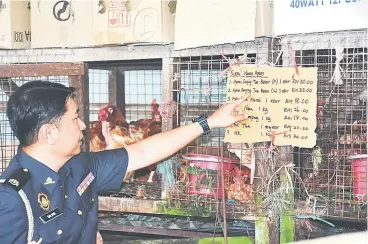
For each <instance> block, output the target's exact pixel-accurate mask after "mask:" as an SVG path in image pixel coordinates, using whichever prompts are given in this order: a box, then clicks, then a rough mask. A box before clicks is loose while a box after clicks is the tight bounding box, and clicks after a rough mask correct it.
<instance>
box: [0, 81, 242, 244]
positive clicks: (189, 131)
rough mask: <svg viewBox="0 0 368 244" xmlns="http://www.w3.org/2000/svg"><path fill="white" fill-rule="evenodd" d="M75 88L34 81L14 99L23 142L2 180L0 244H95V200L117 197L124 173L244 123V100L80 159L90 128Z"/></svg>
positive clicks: (11, 106) (11, 114)
mask: <svg viewBox="0 0 368 244" xmlns="http://www.w3.org/2000/svg"><path fill="white" fill-rule="evenodd" d="M74 91H75V90H74V88H71V87H69V88H68V87H65V86H63V85H61V84H57V83H51V82H45V81H33V82H29V83H26V84H25V85H23V86H21V87H19V88H18V89H17V90H16V91H15V92H14V93H13V94H12V95H11V96H10V98H9V101H8V104H7V116H8V119H9V122H10V126H11V128H12V130H13V131H14V134H15V136H16V137H17V138H18V140H19V142H20V146H19V148H18V152H17V154H16V155H15V157H14V158H13V159H12V160H11V162H10V164H9V167H8V168H7V169H6V170H5V171H4V172H3V174H2V176H1V178H2V179H1V180H0V183H1V184H0V243H1V244H11V243H16V244H18V243H22V244H24V243H63V244H69V243H70V244H77V243H83V244H93V243H96V233H97V206H98V203H97V201H98V195H97V194H98V192H100V191H105V190H117V189H119V187H120V185H121V183H122V180H123V178H124V176H125V174H126V172H129V171H134V170H137V169H140V168H143V167H147V166H149V165H150V164H153V163H155V162H158V161H160V160H162V159H164V158H166V157H168V156H170V155H172V154H174V153H175V152H177V151H178V150H180V149H181V148H183V147H184V146H186V145H187V144H188V143H190V142H191V141H192V140H194V139H195V138H197V137H198V136H200V135H201V134H202V133H204V132H205V133H208V131H209V130H210V129H212V128H220V127H227V126H229V125H231V124H233V123H235V122H238V121H241V120H244V119H246V116H245V115H243V114H241V113H238V111H239V106H238V105H240V104H241V102H242V101H244V99H239V100H237V101H235V102H232V103H227V104H225V105H224V106H222V107H221V108H219V109H218V110H217V111H216V112H215V113H213V114H212V115H211V116H210V117H209V118H208V120H207V119H206V118H204V117H199V119H198V120H197V121H198V123H197V122H196V123H192V124H190V125H186V126H182V127H179V128H176V129H174V130H171V131H168V132H164V133H160V134H158V135H155V136H152V137H149V138H148V139H145V140H143V141H141V142H140V143H137V144H133V145H130V146H128V147H126V148H121V149H115V150H106V151H102V152H97V153H90V152H81V144H82V138H83V133H82V132H83V130H84V129H85V128H86V125H85V124H84V123H83V122H82V121H81V120H80V119H79V117H78V107H77V104H76V102H75V101H74V98H75V95H74Z"/></svg>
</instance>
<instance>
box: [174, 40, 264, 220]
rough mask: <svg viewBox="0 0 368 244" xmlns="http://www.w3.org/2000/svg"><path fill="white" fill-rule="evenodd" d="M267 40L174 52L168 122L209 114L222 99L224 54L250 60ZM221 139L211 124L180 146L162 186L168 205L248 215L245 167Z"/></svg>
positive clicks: (250, 201)
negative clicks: (173, 109)
mask: <svg viewBox="0 0 368 244" xmlns="http://www.w3.org/2000/svg"><path fill="white" fill-rule="evenodd" d="M268 44H269V43H268V41H267V40H257V41H256V42H248V43H242V44H240V45H239V46H240V47H237V48H235V45H234V46H233V48H234V53H233V54H231V55H221V53H222V51H221V47H213V48H210V49H209V50H207V51H208V52H209V53H212V55H208V56H207V55H206V56H189V57H188V56H183V57H178V58H174V59H173V62H172V64H171V66H172V70H173V77H172V81H173V89H172V90H173V93H174V95H173V97H174V100H175V101H176V102H177V104H178V106H177V111H178V112H177V114H176V115H175V117H174V126H183V125H186V124H190V123H192V119H194V118H197V117H198V116H199V115H201V114H205V115H211V114H212V113H213V112H214V111H215V110H216V109H218V108H219V107H220V106H222V105H223V104H224V103H225V102H226V88H227V78H226V75H221V73H222V72H223V71H225V70H226V69H227V68H228V67H229V65H230V64H229V62H228V61H227V59H228V58H230V59H234V58H243V59H247V60H248V63H252V64H254V63H256V62H257V61H258V60H259V59H263V58H264V57H267V56H268V51H269V50H268ZM235 49H236V51H235ZM179 56H180V54H179ZM223 139H224V129H214V130H212V132H211V133H210V134H209V135H206V136H200V137H199V138H197V139H196V140H194V141H193V142H192V143H191V144H189V145H188V146H187V147H185V148H184V149H183V150H181V152H180V156H179V158H181V159H184V160H182V161H181V165H180V166H179V169H178V170H177V174H176V175H177V183H176V185H175V186H174V187H172V188H170V189H168V193H167V198H168V206H167V208H168V209H171V210H173V209H175V211H180V212H181V213H182V214H184V215H188V214H189V215H199V216H218V214H220V213H224V212H226V215H227V216H228V217H229V218H243V219H244V218H252V216H254V214H255V199H254V194H253V190H252V189H251V188H252V187H251V186H250V184H249V177H248V173H249V172H248V169H247V168H246V167H245V166H244V165H243V164H242V157H240V158H239V157H237V156H239V155H237V154H235V153H234V151H232V150H231V149H232V148H231V147H230V146H229V145H227V144H224V143H223ZM238 173H239V176H238V175H237V174H238ZM237 176H238V177H237ZM237 180H239V181H242V182H243V183H245V184H243V183H240V184H239V186H241V187H240V188H241V189H237V188H236V186H237V185H238V184H237V183H236V181H237ZM238 191H240V194H238ZM235 199H236V200H235ZM223 203H225V204H224V205H226V206H225V208H223V207H222V206H223ZM173 211H174V210H173Z"/></svg>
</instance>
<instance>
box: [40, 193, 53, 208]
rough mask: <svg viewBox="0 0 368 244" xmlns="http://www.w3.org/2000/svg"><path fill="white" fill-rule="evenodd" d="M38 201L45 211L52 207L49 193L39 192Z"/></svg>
mask: <svg viewBox="0 0 368 244" xmlns="http://www.w3.org/2000/svg"><path fill="white" fill-rule="evenodd" d="M37 200H38V203H39V204H40V206H41V208H42V209H43V210H45V211H49V209H50V200H49V198H48V197H47V195H46V194H45V193H42V192H40V193H38V198H37Z"/></svg>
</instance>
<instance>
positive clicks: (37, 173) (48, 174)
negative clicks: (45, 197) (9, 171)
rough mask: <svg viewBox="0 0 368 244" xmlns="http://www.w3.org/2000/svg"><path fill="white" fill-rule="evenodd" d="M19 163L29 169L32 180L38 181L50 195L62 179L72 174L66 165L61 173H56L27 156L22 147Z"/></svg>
mask: <svg viewBox="0 0 368 244" xmlns="http://www.w3.org/2000/svg"><path fill="white" fill-rule="evenodd" d="M16 158H17V161H18V163H19V164H20V165H21V166H22V167H23V168H27V169H28V170H29V172H30V173H31V175H32V178H34V179H35V180H37V181H38V182H39V183H40V184H41V185H43V187H45V188H46V190H47V191H48V192H49V193H52V192H53V191H54V189H55V187H56V185H59V184H60V183H59V182H58V181H59V180H60V179H62V180H64V179H65V178H66V177H67V175H68V174H69V173H70V167H69V165H67V164H65V165H64V166H63V167H62V168H61V169H60V170H59V173H56V172H55V171H53V170H52V169H50V168H49V167H47V166H46V165H44V164H43V163H41V162H39V161H37V160H36V159H34V158H32V157H31V156H29V155H28V154H26V153H25V152H24V151H23V150H22V149H20V147H19V148H18V153H17V155H16Z"/></svg>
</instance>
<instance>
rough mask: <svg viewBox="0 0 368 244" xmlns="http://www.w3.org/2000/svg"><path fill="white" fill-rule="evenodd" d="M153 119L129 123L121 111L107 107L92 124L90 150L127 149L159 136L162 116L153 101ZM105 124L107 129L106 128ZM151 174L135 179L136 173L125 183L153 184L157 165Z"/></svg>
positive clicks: (152, 167)
mask: <svg viewBox="0 0 368 244" xmlns="http://www.w3.org/2000/svg"><path fill="white" fill-rule="evenodd" d="M151 106H152V113H151V115H152V117H151V118H146V119H139V120H137V121H131V122H130V123H128V122H127V121H126V120H125V118H124V117H123V116H122V114H121V112H120V110H119V109H118V108H117V107H116V106H113V105H106V106H104V107H102V108H101V109H100V110H99V112H98V121H93V122H91V123H90V150H91V151H92V152H93V151H102V150H108V149H116V148H122V147H126V146H128V145H131V144H134V143H138V142H139V141H141V140H143V139H145V138H147V137H150V136H153V135H155V134H158V133H160V132H161V131H162V129H161V115H160V113H159V111H158V108H159V105H158V104H157V103H156V100H155V99H154V100H152V103H151ZM104 124H107V127H106V128H104V126H103V125H104ZM148 169H149V170H150V174H149V176H148V178H147V177H146V176H143V177H140V178H136V179H134V172H130V173H128V174H127V175H126V177H125V179H124V181H125V182H128V181H146V182H153V180H154V176H155V171H156V164H155V165H151V166H149V167H148Z"/></svg>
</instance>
